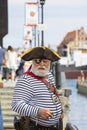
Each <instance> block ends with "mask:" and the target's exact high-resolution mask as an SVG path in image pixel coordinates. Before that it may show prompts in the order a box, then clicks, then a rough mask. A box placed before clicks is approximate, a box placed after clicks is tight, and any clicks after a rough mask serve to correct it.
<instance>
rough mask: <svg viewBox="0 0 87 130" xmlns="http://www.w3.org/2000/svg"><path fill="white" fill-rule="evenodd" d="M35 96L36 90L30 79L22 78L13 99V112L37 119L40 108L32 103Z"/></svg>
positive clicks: (17, 84) (18, 82)
mask: <svg viewBox="0 0 87 130" xmlns="http://www.w3.org/2000/svg"><path fill="white" fill-rule="evenodd" d="M33 96H34V90H33V88H32V85H31V83H30V81H29V79H27V78H26V75H25V76H22V77H21V78H20V79H19V80H18V81H17V83H16V86H15V89H14V94H13V99H12V110H13V111H15V112H17V113H19V114H20V115H21V116H30V117H31V116H33V117H37V115H38V111H39V107H38V106H37V105H33V104H32V103H30V101H31V98H32V97H33Z"/></svg>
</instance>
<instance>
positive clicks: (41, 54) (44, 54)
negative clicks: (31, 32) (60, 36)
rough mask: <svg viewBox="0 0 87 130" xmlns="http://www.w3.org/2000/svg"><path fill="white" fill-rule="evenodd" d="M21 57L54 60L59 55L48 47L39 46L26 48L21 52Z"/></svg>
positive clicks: (58, 57)
mask: <svg viewBox="0 0 87 130" xmlns="http://www.w3.org/2000/svg"><path fill="white" fill-rule="evenodd" d="M21 58H22V59H23V60H25V61H30V60H33V59H37V58H43V59H48V60H50V61H52V62H54V61H57V60H59V59H60V55H59V54H58V53H57V52H56V51H54V50H52V49H49V48H48V47H45V46H39V47H34V48H30V49H28V50H27V51H26V52H24V53H23V54H22V57H21Z"/></svg>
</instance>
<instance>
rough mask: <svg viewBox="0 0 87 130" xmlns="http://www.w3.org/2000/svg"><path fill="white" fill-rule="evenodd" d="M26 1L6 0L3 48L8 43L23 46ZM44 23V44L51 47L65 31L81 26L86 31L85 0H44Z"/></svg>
mask: <svg viewBox="0 0 87 130" xmlns="http://www.w3.org/2000/svg"><path fill="white" fill-rule="evenodd" d="M31 1H34V0H31ZM26 2H29V0H8V34H7V35H6V36H5V37H4V38H3V46H4V47H5V48H6V47H7V46H8V45H12V46H13V47H14V48H17V47H23V39H24V24H25V3H26ZM44 24H45V26H46V28H45V30H44V45H45V46H48V45H50V47H51V48H53V49H56V47H57V46H58V45H59V44H60V43H61V41H62V40H63V38H64V37H65V35H66V34H67V32H70V31H73V30H76V29H80V28H81V27H84V29H85V31H86V32H87V0H45V5H44Z"/></svg>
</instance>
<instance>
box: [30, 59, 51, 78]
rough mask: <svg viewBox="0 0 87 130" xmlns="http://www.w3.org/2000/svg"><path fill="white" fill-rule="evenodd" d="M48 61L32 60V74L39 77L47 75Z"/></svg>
mask: <svg viewBox="0 0 87 130" xmlns="http://www.w3.org/2000/svg"><path fill="white" fill-rule="evenodd" d="M50 63H51V61H50V60H47V59H33V61H32V72H33V73H34V74H35V75H37V76H40V77H44V76H47V75H48V72H49V70H50Z"/></svg>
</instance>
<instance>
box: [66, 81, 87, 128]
mask: <svg viewBox="0 0 87 130" xmlns="http://www.w3.org/2000/svg"><path fill="white" fill-rule="evenodd" d="M76 83H77V80H76V79H73V80H72V79H67V86H68V87H69V88H70V89H71V90H72V95H71V96H70V104H71V111H70V122H71V123H72V124H74V125H76V126H77V127H78V128H79V130H87V96H84V95H81V94H79V93H78V92H77V88H76Z"/></svg>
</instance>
